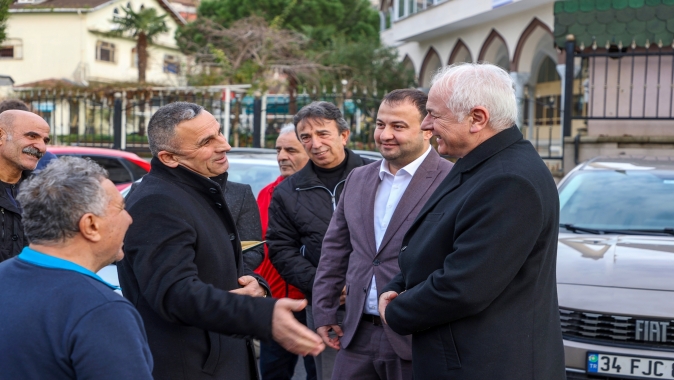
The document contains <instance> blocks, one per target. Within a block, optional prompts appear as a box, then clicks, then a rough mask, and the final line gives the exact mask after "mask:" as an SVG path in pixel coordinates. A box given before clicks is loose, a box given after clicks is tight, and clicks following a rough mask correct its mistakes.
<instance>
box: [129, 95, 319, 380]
mask: <svg viewBox="0 0 674 380" xmlns="http://www.w3.org/2000/svg"><path fill="white" fill-rule="evenodd" d="M148 139H149V142H150V150H151V151H152V155H153V158H152V169H151V170H150V173H148V174H147V175H146V176H145V177H144V178H143V181H142V182H141V183H140V184H139V185H138V186H137V188H136V189H135V190H134V191H133V193H131V194H130V195H129V196H128V199H127V210H128V211H129V213H130V214H131V216H132V217H133V218H134V222H135V223H134V224H133V227H132V228H130V229H129V231H128V232H127V235H126V238H125V241H124V250H125V257H124V259H123V260H122V261H121V262H120V263H119V266H118V273H119V279H120V284H121V285H122V292H123V293H124V296H125V297H126V298H127V299H129V301H131V303H132V304H133V305H134V306H135V307H136V308H137V309H138V311H139V313H140V315H141V317H142V318H143V322H144V323H145V328H146V330H147V336H148V342H149V345H150V350H151V351H152V355H153V357H154V362H155V366H154V370H153V376H154V377H155V378H157V379H162V380H164V379H190V380H193V379H214V378H218V379H224V378H226V379H241V380H249V379H254V378H257V369H256V365H255V359H254V355H253V352H252V345H251V342H250V339H249V338H251V337H257V338H260V339H263V340H269V339H274V340H276V341H278V342H279V343H280V344H281V345H282V346H284V347H286V349H289V350H290V351H293V352H295V353H299V354H302V355H307V354H313V355H316V354H318V353H319V352H320V351H321V350H322V348H323V345H322V343H321V341H320V338H319V337H318V336H317V335H315V334H314V333H312V332H311V331H309V330H308V329H307V328H306V327H305V326H303V325H302V324H300V323H299V322H297V320H295V319H294V317H293V316H292V312H293V311H298V310H301V309H302V308H303V307H304V305H306V301H296V300H289V299H280V300H278V301H275V300H274V299H272V298H262V297H266V294H267V293H268V288H267V286H266V284H265V283H264V282H263V281H262V279H261V278H260V277H258V276H257V275H255V274H253V272H252V271H251V270H250V269H249V268H247V267H246V266H245V265H244V264H243V260H242V255H241V244H240V239H239V236H238V234H237V232H236V228H235V224H234V220H233V219H232V216H231V213H230V212H229V209H228V207H227V204H226V202H225V199H224V190H223V189H224V188H225V186H226V184H227V174H226V170H227V168H228V167H229V163H228V161H227V156H226V152H227V151H229V149H230V148H231V147H230V146H229V144H228V143H227V140H226V139H225V138H224V136H223V135H222V133H221V131H220V125H219V124H218V122H217V120H215V118H214V117H213V116H212V115H211V114H210V113H208V112H206V111H204V110H203V108H202V107H200V106H198V105H196V104H191V103H184V102H176V103H171V104H169V105H166V106H164V107H162V108H160V109H159V110H158V111H157V112H156V113H155V114H154V115H153V116H152V118H151V119H150V123H149V125H148ZM253 297H256V298H253ZM120 365H124V363H120Z"/></svg>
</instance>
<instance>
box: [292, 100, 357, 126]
mask: <svg viewBox="0 0 674 380" xmlns="http://www.w3.org/2000/svg"><path fill="white" fill-rule="evenodd" d="M305 119H313V120H316V119H324V120H334V121H335V123H337V130H338V131H339V133H342V132H344V131H348V130H349V124H348V123H347V122H346V120H345V119H344V116H342V111H340V110H339V108H337V106H336V105H334V104H332V103H329V102H311V103H309V104H307V105H306V106H304V107H302V109H301V110H300V111H299V112H298V113H296V114H295V117H294V118H293V124H295V131H297V125H298V124H299V123H300V122H301V121H302V120H305Z"/></svg>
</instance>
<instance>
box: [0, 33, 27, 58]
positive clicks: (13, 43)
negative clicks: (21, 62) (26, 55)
mask: <svg viewBox="0 0 674 380" xmlns="http://www.w3.org/2000/svg"><path fill="white" fill-rule="evenodd" d="M21 58H23V43H22V42H21V40H20V39H18V38H8V39H6V40H5V41H3V43H2V46H0V59H21Z"/></svg>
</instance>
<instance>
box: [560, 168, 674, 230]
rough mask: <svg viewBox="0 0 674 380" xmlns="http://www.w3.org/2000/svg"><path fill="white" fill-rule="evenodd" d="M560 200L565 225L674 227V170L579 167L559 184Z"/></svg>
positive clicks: (654, 228) (643, 227) (648, 228)
mask: <svg viewBox="0 0 674 380" xmlns="http://www.w3.org/2000/svg"><path fill="white" fill-rule="evenodd" d="M559 200H560V209H561V210H560V211H561V212H560V225H562V226H563V225H567V226H568V225H571V227H572V228H573V227H580V228H586V229H595V230H603V231H604V232H609V233H610V231H606V230H661V229H671V228H672V227H674V171H671V170H596V171H594V170H587V171H579V172H577V173H576V174H575V175H573V176H572V177H571V178H569V180H568V181H566V183H565V184H564V185H563V186H562V187H561V188H560V190H559ZM572 228H567V229H572ZM587 232H591V231H587Z"/></svg>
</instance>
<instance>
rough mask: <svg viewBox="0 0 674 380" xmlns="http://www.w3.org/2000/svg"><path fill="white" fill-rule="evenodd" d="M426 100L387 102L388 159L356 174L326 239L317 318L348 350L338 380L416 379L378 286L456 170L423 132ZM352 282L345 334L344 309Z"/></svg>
mask: <svg viewBox="0 0 674 380" xmlns="http://www.w3.org/2000/svg"><path fill="white" fill-rule="evenodd" d="M426 99H427V97H426V94H424V93H423V92H421V91H418V90H411V89H406V90H395V91H393V92H391V93H389V94H387V95H386V96H385V97H384V99H383V101H382V104H381V105H380V107H379V112H378V113H377V128H376V130H375V132H374V138H375V142H376V143H377V146H378V147H379V151H380V152H381V154H382V156H384V160H382V161H378V162H375V163H372V164H369V165H366V166H363V167H360V168H356V169H354V170H353V172H352V173H351V175H349V178H348V179H347V181H346V185H345V187H344V194H343V196H342V199H341V200H340V202H339V205H338V206H337V209H336V210H335V213H334V215H333V217H332V220H331V221H330V226H329V227H328V231H327V232H326V234H325V239H324V240H323V249H322V253H321V260H320V263H319V265H318V269H317V270H316V278H315V280H314V287H313V294H314V321H315V323H316V326H320V327H319V328H318V334H319V335H320V336H321V337H322V338H323V341H324V342H325V344H326V345H328V346H330V347H332V348H334V349H339V350H340V351H339V353H338V354H337V358H336V360H335V368H334V372H333V376H332V378H333V380H335V379H344V380H348V379H354V378H358V379H361V380H369V379H372V380H379V379H382V380H383V379H390V380H405V379H411V378H412V363H411V359H412V350H411V339H410V337H403V336H400V335H398V334H396V333H395V332H393V331H392V330H391V329H390V328H389V327H388V326H383V325H382V323H381V319H380V317H379V312H378V309H377V298H378V297H377V295H378V294H377V289H381V288H382V287H383V286H384V285H386V284H387V283H388V282H389V281H390V280H391V279H392V278H393V276H395V275H396V274H397V273H398V272H400V269H399V268H398V252H399V250H400V243H401V240H402V236H403V234H404V233H405V231H407V229H408V228H409V226H410V224H411V223H412V221H413V220H414V217H415V216H416V215H417V213H418V212H419V210H420V209H421V207H422V206H423V205H424V204H425V203H426V200H428V198H429V197H430V195H431V194H432V193H433V191H434V190H435V189H436V187H437V186H438V185H439V184H440V182H442V180H443V178H445V176H446V175H447V173H448V172H449V170H450V169H451V167H452V164H451V163H450V162H449V161H446V160H444V159H442V158H441V157H440V156H439V155H438V153H436V152H435V150H433V149H432V148H431V146H430V141H429V140H430V138H431V133H430V132H428V131H422V130H421V122H422V120H423V119H424V117H425V116H426ZM345 285H346V294H347V296H346V316H345V318H344V323H343V331H342V327H340V326H339V325H338V319H337V309H338V307H339V303H340V302H339V298H340V292H341V290H342V288H343V287H344V286H345ZM330 330H332V332H334V333H335V334H336V337H332V338H331V337H330V336H329V332H330Z"/></svg>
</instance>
